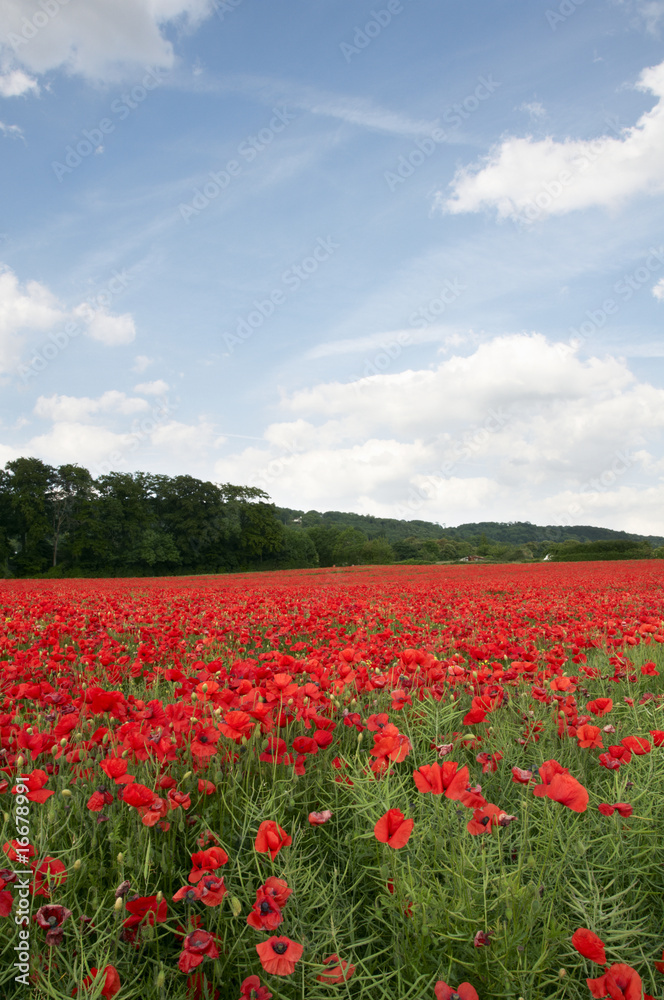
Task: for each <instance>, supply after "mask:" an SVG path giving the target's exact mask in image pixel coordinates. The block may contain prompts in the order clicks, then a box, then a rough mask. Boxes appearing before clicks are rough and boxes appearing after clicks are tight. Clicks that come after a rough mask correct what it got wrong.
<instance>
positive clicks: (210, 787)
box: [198, 778, 217, 795]
mask: <svg viewBox="0 0 664 1000" xmlns="http://www.w3.org/2000/svg"><path fill="white" fill-rule="evenodd" d="M198 790H199V792H201V793H202V794H203V795H212V794H213V792H216V790H217V786H216V785H215V784H214V782H212V781H206V780H205V778H199V779H198Z"/></svg>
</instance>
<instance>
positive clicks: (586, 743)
mask: <svg viewBox="0 0 664 1000" xmlns="http://www.w3.org/2000/svg"><path fill="white" fill-rule="evenodd" d="M576 739H577V743H578V745H579V746H580V747H588V748H590V749H591V750H594V749H595V748H596V747H599V748H600V749H602V750H603V749H604V744H603V743H602V734H601V732H600V728H599V726H589V725H585V726H579V728H578V729H577V731H576Z"/></svg>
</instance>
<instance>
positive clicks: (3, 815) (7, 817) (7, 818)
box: [2, 812, 9, 823]
mask: <svg viewBox="0 0 664 1000" xmlns="http://www.w3.org/2000/svg"><path fill="white" fill-rule="evenodd" d="M2 818H3V819H4V821H5V823H9V813H5V812H3V814H2Z"/></svg>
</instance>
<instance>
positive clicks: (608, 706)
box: [586, 698, 613, 715]
mask: <svg viewBox="0 0 664 1000" xmlns="http://www.w3.org/2000/svg"><path fill="white" fill-rule="evenodd" d="M586 708H587V709H588V711H589V712H592V713H593V715H608V714H609V712H610V711H611V710H612V708H613V698H595V699H594V700H593V701H589V702H588V704H587V705H586Z"/></svg>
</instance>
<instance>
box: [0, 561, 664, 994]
mask: <svg viewBox="0 0 664 1000" xmlns="http://www.w3.org/2000/svg"><path fill="white" fill-rule="evenodd" d="M662 586H663V576H662V564H661V563H660V562H659V561H653V560H651V561H642V562H630V563H611V564H607V563H574V564H565V563H547V564H536V565H503V566H491V565H479V566H478V565H470V566H462V565H456V566H408V567H359V568H351V569H344V570H335V569H326V570H304V571H299V572H277V573H272V574H244V575H233V576H201V577H187V578H179V579H176V578H160V579H140V580H136V579H133V580H131V579H116V580H87V581H86V580H48V581H44V580H40V581H30V580H14V581H2V582H1V583H0V610H1V615H0V661H1V667H2V670H1V672H0V685H1V696H2V701H1V704H0V734H1V748H0V772H1V774H0V810H1V813H2V837H1V839H0V846H1V847H2V851H3V856H2V858H0V869H1V870H0V928H1V932H2V936H1V938H0V948H1V949H2V963H1V966H0V996H2V997H14V996H17V997H30V998H32V997H34V998H39V1000H45V998H53V1000H59V998H68V997H73V996H75V997H77V998H79V1000H92V998H100V997H103V998H111V997H118V998H119V1000H130V998H139V997H140V998H141V1000H166V998H169V1000H170V998H173V1000H187V998H189V1000H198V998H207V1000H211V998H217V1000H269V998H271V997H274V998H280V1000H296V998H301V1000H330V998H335V997H338V998H340V1000H341V998H351V997H352V998H357V1000H420V998H425V1000H459V998H460V1000H478V998H479V1000H489V998H498V997H500V998H510V1000H518V998H522V1000H544V998H561V1000H562V998H565V1000H586V998H589V997H595V998H601V997H611V998H613V1000H644V998H645V1000H653V998H661V997H662V996H664V954H663V950H664V920H663V917H664V902H663V901H664V796H663V795H662V790H663V787H664V683H663V680H662V677H663V675H664V655H663V648H664V646H663V644H664V591H663V589H662Z"/></svg>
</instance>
